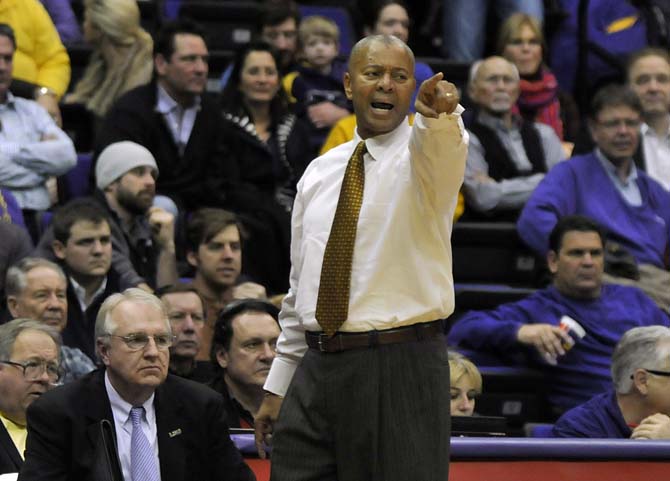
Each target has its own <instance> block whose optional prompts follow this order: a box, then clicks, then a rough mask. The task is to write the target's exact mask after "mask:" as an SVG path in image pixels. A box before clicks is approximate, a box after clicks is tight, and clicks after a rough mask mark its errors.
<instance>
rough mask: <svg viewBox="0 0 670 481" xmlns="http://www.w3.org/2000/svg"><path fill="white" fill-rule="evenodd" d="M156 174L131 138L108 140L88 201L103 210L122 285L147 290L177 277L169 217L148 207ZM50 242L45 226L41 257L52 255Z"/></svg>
mask: <svg viewBox="0 0 670 481" xmlns="http://www.w3.org/2000/svg"><path fill="white" fill-rule="evenodd" d="M157 177H158V167H157V166H156V160H155V159H154V157H153V155H151V152H149V150H147V149H146V148H145V147H143V146H141V145H139V144H136V143H134V142H129V141H123V142H116V143H114V144H111V145H109V146H108V147H107V148H105V150H103V151H102V153H101V154H100V157H99V158H98V163H97V165H96V168H95V178H96V185H97V187H98V190H96V192H95V193H94V196H93V199H92V201H94V202H97V203H99V204H100V205H101V206H102V207H103V208H104V210H105V211H106V213H107V215H108V221H109V227H110V230H111V238H112V266H113V267H114V270H115V271H116V272H117V273H118V274H119V276H120V287H121V289H125V288H127V287H140V288H142V289H145V290H148V291H150V290H152V289H155V288H156V287H160V286H164V285H168V284H174V282H175V281H176V280H177V266H176V264H177V261H176V258H175V244H174V216H173V215H172V214H170V213H168V212H167V211H165V210H163V209H161V208H159V207H155V206H152V204H153V202H154V198H155V197H156V178H157ZM53 241H54V236H53V229H51V228H50V229H49V230H47V231H46V232H45V233H44V235H43V236H42V239H41V240H40V243H39V246H38V250H37V252H38V253H39V255H40V257H45V258H53V253H51V252H50V251H51V246H52V244H53Z"/></svg>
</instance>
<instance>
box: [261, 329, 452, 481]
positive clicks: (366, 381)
mask: <svg viewBox="0 0 670 481" xmlns="http://www.w3.org/2000/svg"><path fill="white" fill-rule="evenodd" d="M449 406H450V403H449V362H448V359H447V349H446V344H445V341H444V337H443V336H439V337H436V338H433V339H430V340H424V341H413V342H407V343H400V344H390V345H384V346H377V347H374V348H367V349H357V350H350V351H344V352H339V353H321V352H318V351H316V350H313V349H309V350H308V351H307V353H306V354H305V356H304V358H303V360H302V362H301V363H300V365H299V367H298V369H297V370H296V372H295V375H294V377H293V380H292V382H291V386H290V387H289V390H288V392H287V393H286V397H285V399H284V401H283V403H282V408H281V412H280V415H279V419H278V421H277V423H276V425H275V432H274V436H273V437H274V439H273V451H272V476H271V480H272V481H317V480H319V481H321V480H323V481H325V480H329V481H330V480H332V481H334V480H339V481H447V478H448V474H449V437H450V427H451V422H450V421H451V420H450V416H449Z"/></svg>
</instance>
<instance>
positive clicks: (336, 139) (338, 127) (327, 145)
mask: <svg viewBox="0 0 670 481" xmlns="http://www.w3.org/2000/svg"><path fill="white" fill-rule="evenodd" d="M407 121H408V122H409V124H410V125H412V124H413V123H414V114H413V113H410V114H409V115H408V116H407ZM354 130H356V116H355V115H354V114H351V115H347V116H346V117H343V118H341V119H340V120H339V121H338V122H337V123H336V124H335V125H333V128H332V129H330V132H329V133H328V137H326V141H325V142H324V143H323V145H322V146H321V151H320V152H319V154H320V155H323V154H325V153H326V152H328V151H329V150H330V149H332V148H333V147H337V146H338V145H340V144H343V143H345V142H349V141H350V140H351V139H353V138H354ZM464 210H465V200H464V199H463V194H462V193H461V192H459V193H458V204H456V210H455V211H454V222H456V221H457V220H458V218H459V217H461V216H462V215H463V211H464Z"/></svg>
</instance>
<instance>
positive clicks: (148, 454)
mask: <svg viewBox="0 0 670 481" xmlns="http://www.w3.org/2000/svg"><path fill="white" fill-rule="evenodd" d="M143 413H144V408H143V407H142V406H140V407H134V408H132V409H131V410H130V420H131V421H132V423H133V432H132V434H131V436H130V475H131V477H132V481H160V479H161V476H160V473H159V470H158V466H156V456H155V455H154V451H153V449H151V444H149V440H148V439H147V437H146V436H145V435H144V431H142V414H143Z"/></svg>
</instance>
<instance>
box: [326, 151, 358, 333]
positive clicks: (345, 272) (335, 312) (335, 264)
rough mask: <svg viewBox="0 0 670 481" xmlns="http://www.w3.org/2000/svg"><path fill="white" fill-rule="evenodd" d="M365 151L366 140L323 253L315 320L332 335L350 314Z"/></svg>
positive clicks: (342, 192)
mask: <svg viewBox="0 0 670 481" xmlns="http://www.w3.org/2000/svg"><path fill="white" fill-rule="evenodd" d="M365 152H367V148H366V147H365V141H361V142H359V144H358V145H357V146H356V150H354V153H353V154H352V156H351V158H350V159H349V163H348V164H347V169H346V171H345V172H344V179H342V188H341V189H340V198H339V200H338V201H337V209H336V210H335V218H334V219H333V225H332V227H331V228H330V235H329V236H328V243H327V244H326V251H325V252H324V254H323V264H322V265H321V281H320V282H319V295H318V297H317V300H316V320H317V321H318V323H319V325H320V326H321V327H322V328H323V330H324V332H325V333H326V335H328V336H329V337H330V336H332V335H333V334H335V332H336V331H337V330H338V329H339V328H340V326H341V325H342V324H343V323H344V321H346V320H347V316H348V314H349V290H350V288H351V263H352V260H353V257H354V242H355V241H356V226H357V225H358V214H359V212H360V211H361V204H362V203H363V187H364V186H365V168H364V165H363V156H364V155H365Z"/></svg>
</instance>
